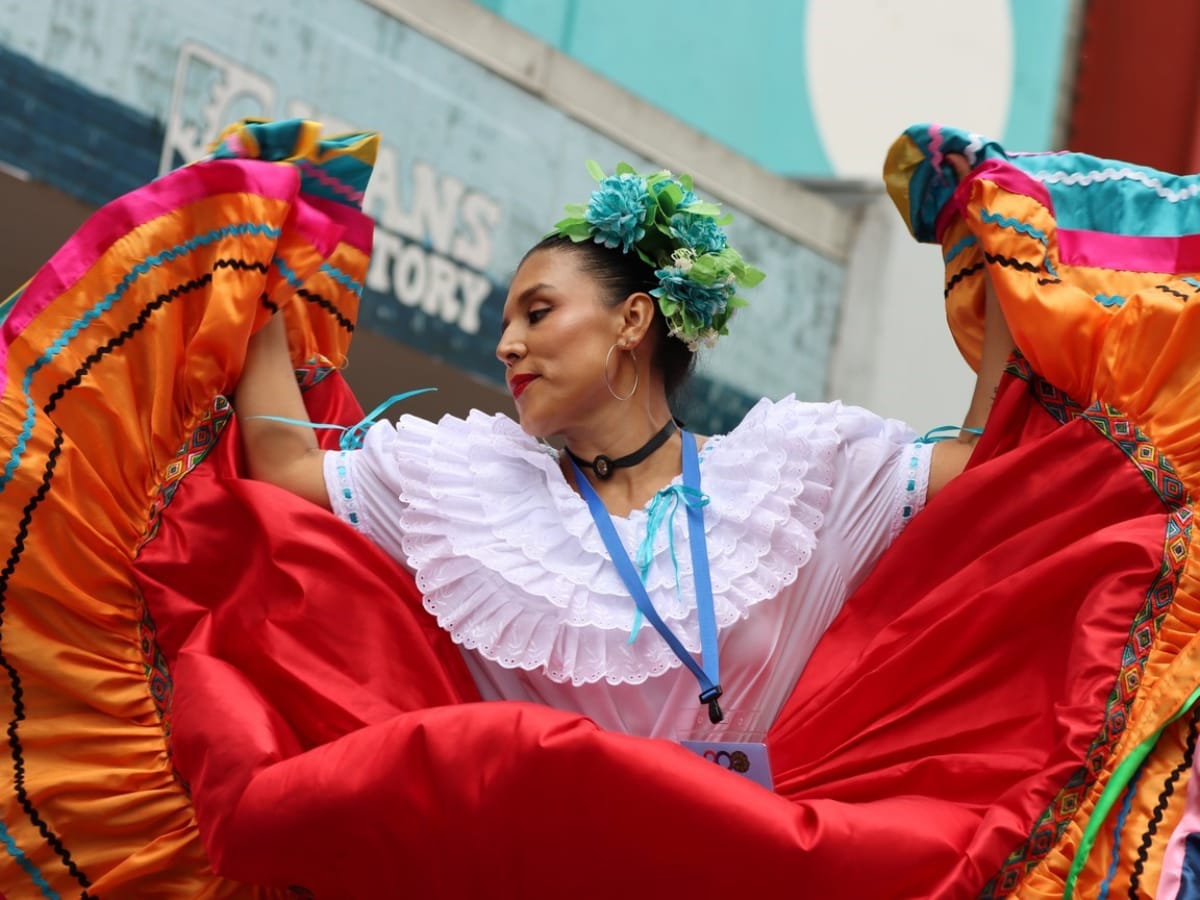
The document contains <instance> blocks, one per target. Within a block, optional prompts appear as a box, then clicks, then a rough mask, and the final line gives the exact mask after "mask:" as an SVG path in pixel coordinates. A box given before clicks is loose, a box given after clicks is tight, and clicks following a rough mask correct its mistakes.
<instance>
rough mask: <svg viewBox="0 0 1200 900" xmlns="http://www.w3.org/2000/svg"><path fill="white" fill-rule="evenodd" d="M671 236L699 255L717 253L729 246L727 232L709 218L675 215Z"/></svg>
mask: <svg viewBox="0 0 1200 900" xmlns="http://www.w3.org/2000/svg"><path fill="white" fill-rule="evenodd" d="M671 234H673V235H674V236H675V237H676V238H678V239H679V240H680V241H682V242H683V245H684V246H685V247H688V248H690V249H692V250H695V251H696V252H697V253H716V252H717V251H719V250H724V249H725V248H726V247H727V246H729V241H728V239H727V238H726V237H725V230H724V229H723V228H722V227H721V226H720V225H718V224H717V223H716V222H714V221H713V220H712V219H711V218H710V217H709V216H693V215H691V214H689V213H675V215H673V216H671Z"/></svg>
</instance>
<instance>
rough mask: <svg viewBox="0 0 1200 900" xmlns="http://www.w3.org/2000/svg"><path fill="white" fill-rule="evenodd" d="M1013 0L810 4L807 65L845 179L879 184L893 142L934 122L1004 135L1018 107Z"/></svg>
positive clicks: (822, 127)
mask: <svg viewBox="0 0 1200 900" xmlns="http://www.w3.org/2000/svg"><path fill="white" fill-rule="evenodd" d="M1009 2H1010V0H977V2H973V3H963V2H962V0H905V2H899V0H809V2H808V11H807V21H806V22H805V47H804V59H805V61H806V64H807V75H808V87H809V98H810V102H811V103H812V110H813V118H814V120H815V124H816V128H817V134H818V135H819V136H820V138H821V142H822V145H823V146H824V148H825V154H826V156H827V157H828V158H829V161H830V165H831V166H832V167H833V172H832V173H831V174H833V175H835V176H837V177H839V178H864V179H869V180H877V179H878V178H879V173H880V170H881V168H882V165H883V158H884V156H885V154H886V153H887V149H888V147H890V146H891V144H892V141H893V140H895V138H896V136H897V135H899V134H900V132H901V131H903V130H904V129H905V128H907V127H908V126H909V125H912V124H914V123H917V122H937V123H939V124H943V125H953V126H955V127H958V128H963V129H966V130H967V131H974V132H977V133H979V134H982V135H985V136H987V137H993V138H1002V137H1003V134H1004V126H1005V123H1006V122H1007V120H1008V110H1009V104H1010V103H1011V102H1012V88H1013V67H1014V56H1015V51H1014V46H1013V23H1012V14H1011V12H1010V9H1009Z"/></svg>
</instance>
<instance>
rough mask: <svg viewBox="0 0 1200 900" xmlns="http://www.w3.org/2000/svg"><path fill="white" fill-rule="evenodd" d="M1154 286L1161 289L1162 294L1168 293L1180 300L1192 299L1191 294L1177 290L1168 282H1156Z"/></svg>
mask: <svg viewBox="0 0 1200 900" xmlns="http://www.w3.org/2000/svg"><path fill="white" fill-rule="evenodd" d="M1155 287H1156V288H1158V289H1159V290H1160V291H1162V292H1163V293H1164V294H1170V295H1171V296H1172V297H1178V298H1179V299H1180V300H1191V299H1192V295H1191V294H1185V293H1183V292H1182V291H1177V290H1175V288H1173V287H1171V286H1170V285H1169V284H1156V285H1155Z"/></svg>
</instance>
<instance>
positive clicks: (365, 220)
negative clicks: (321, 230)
mask: <svg viewBox="0 0 1200 900" xmlns="http://www.w3.org/2000/svg"><path fill="white" fill-rule="evenodd" d="M302 196H304V202H305V203H307V204H308V205H309V206H311V207H313V208H314V209H318V210H320V211H321V212H322V213H324V214H325V215H326V216H328V217H329V218H331V219H333V221H335V222H337V223H338V224H339V225H342V226H344V227H345V229H346V230H345V232H344V233H343V234H342V236H341V240H342V241H344V242H345V243H347V244H349V245H350V246H351V247H354V248H355V249H357V250H361V251H362V252H363V253H368V254H369V253H370V252H371V245H372V244H373V243H374V242H375V222H374V221H373V220H372V219H371V217H370V216H368V215H367V214H366V213H363V212H359V211H358V210H357V209H351V208H350V207H348V206H346V205H344V204H342V203H338V202H336V201H334V200H330V199H328V198H327V197H309V196H307V195H302Z"/></svg>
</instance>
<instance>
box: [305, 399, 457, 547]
mask: <svg viewBox="0 0 1200 900" xmlns="http://www.w3.org/2000/svg"><path fill="white" fill-rule="evenodd" d="M405 420H406V425H407V426H408V427H412V426H413V425H414V424H416V423H420V422H421V421H422V420H419V419H414V418H413V417H411V416H406V417H405ZM409 420H411V421H409ZM425 424H426V425H429V427H430V428H432V427H433V426H432V424H430V423H425ZM397 441H398V436H397V429H396V426H395V425H393V424H392V423H391V422H376V423H375V424H374V425H372V426H371V428H370V430H369V431H368V432H367V435H366V437H365V439H364V440H363V444H362V447H361V449H358V450H340V451H333V452H330V453H326V454H325V489H326V491H328V493H329V503H330V506H331V507H332V509H333V512H334V514H335V515H336V516H337V517H338V518H339V519H341V520H342V521H344V522H347V523H349V524H350V525H351V526H352V527H353V528H355V529H357V530H358V531H360V532H361V533H362V534H363V535H365V536H366V537H368V538H370V539H371V540H372V541H373V542H374V543H376V544H378V545H379V547H380V548H381V549H382V550H383V551H384V552H386V553H387V554H388V555H389V556H391V557H392V558H393V559H395V560H396V561H397V562H399V563H400V564H401V565H406V563H405V556H404V551H403V547H402V538H403V535H402V533H401V531H400V518H401V515H402V514H403V511H404V506H405V504H404V500H403V499H402V498H403V495H404V493H405V485H404V478H403V475H402V471H401V467H400V466H399V465H397V463H396V445H397ZM406 567H407V566H406Z"/></svg>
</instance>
